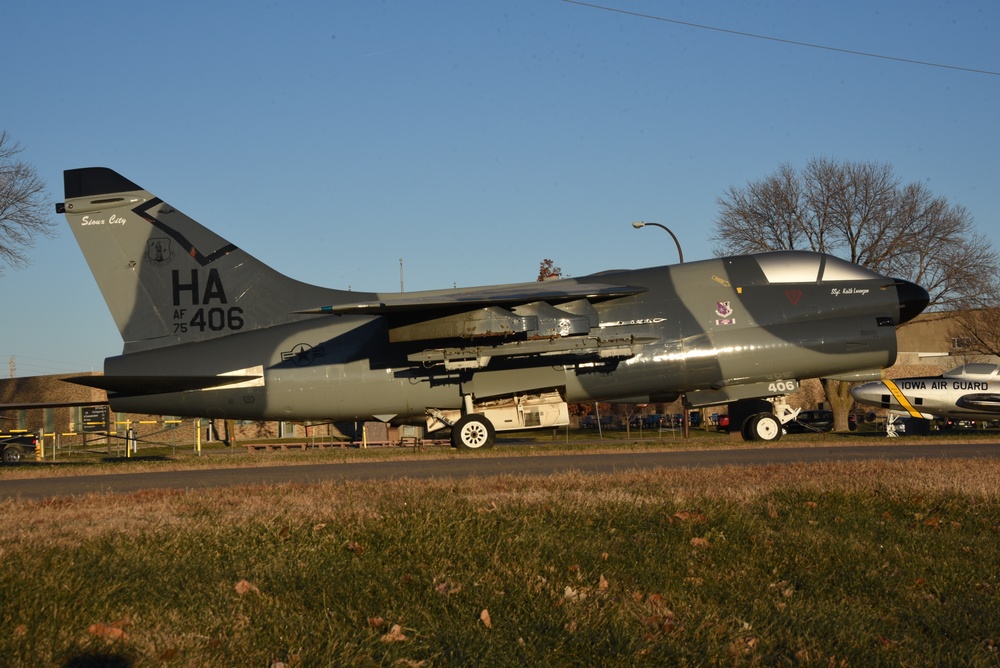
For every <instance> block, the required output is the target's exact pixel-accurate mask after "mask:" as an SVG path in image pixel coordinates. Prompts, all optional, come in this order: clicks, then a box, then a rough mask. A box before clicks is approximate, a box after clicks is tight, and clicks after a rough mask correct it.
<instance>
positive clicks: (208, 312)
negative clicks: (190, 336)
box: [174, 306, 244, 334]
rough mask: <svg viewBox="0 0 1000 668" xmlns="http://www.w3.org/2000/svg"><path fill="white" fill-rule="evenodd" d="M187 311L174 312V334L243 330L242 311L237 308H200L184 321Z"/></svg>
mask: <svg viewBox="0 0 1000 668" xmlns="http://www.w3.org/2000/svg"><path fill="white" fill-rule="evenodd" d="M186 316H187V309H177V310H175V311H174V334H184V333H187V332H192V331H195V330H197V331H199V332H204V331H205V330H206V329H208V330H209V331H212V332H221V331H224V330H233V331H236V330H239V329H243V325H244V322H243V309H242V308H241V307H239V306H231V307H229V308H222V307H219V306H216V307H215V308H200V309H198V310H196V311H195V312H194V315H192V316H191V318H190V320H188V319H186Z"/></svg>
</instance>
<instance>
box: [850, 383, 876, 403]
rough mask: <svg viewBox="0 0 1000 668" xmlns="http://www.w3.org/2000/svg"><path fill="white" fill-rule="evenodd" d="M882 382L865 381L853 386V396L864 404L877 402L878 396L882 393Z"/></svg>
mask: <svg viewBox="0 0 1000 668" xmlns="http://www.w3.org/2000/svg"><path fill="white" fill-rule="evenodd" d="M881 388H882V383H864V384H862V385H857V386H855V387H853V388H851V396H852V397H854V400H855V401H857V402H858V403H862V404H870V403H872V402H873V401H874V402H876V403H877V397H878V396H879V395H881V394H882V389H881Z"/></svg>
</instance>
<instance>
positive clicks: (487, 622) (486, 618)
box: [479, 608, 493, 629]
mask: <svg viewBox="0 0 1000 668" xmlns="http://www.w3.org/2000/svg"><path fill="white" fill-rule="evenodd" d="M479 621H481V622H482V623H483V626H485V627H486V628H488V629H492V628H493V620H492V619H490V611H489V610H487V609H486V608H483V611H482V612H480V613H479Z"/></svg>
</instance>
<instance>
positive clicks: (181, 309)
mask: <svg viewBox="0 0 1000 668" xmlns="http://www.w3.org/2000/svg"><path fill="white" fill-rule="evenodd" d="M171 278H172V283H173V285H172V288H173V301H174V317H173V322H174V334H185V333H187V332H193V331H198V332H204V331H205V330H206V329H207V330H208V331H210V332H222V331H226V330H230V331H236V330H240V329H243V325H244V324H245V321H244V320H243V309H242V308H241V307H239V306H227V304H228V303H229V300H228V299H226V290H225V288H223V287H222V278H221V277H220V276H219V271H218V270H217V269H209V270H208V276H207V280H205V282H204V284H203V283H202V282H201V276H200V275H199V272H198V270H197V269H192V270H191V275H190V279H189V280H188V277H187V276H185V277H184V278H185V280H186V281H187V282H184V283H182V282H181V275H180V272H179V271H178V270H176V269H174V270H173V272H172V276H171ZM203 286H204V289H202V287H203Z"/></svg>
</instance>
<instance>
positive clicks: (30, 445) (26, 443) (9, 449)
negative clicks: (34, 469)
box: [0, 434, 38, 464]
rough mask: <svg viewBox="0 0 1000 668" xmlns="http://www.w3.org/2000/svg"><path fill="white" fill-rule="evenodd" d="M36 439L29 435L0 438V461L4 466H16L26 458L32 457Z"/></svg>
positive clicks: (36, 444)
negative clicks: (0, 460)
mask: <svg viewBox="0 0 1000 668" xmlns="http://www.w3.org/2000/svg"><path fill="white" fill-rule="evenodd" d="M37 448H38V439H37V438H36V437H35V436H32V435H31V434H24V435H20V434H19V435H17V436H4V437H0V453H2V454H0V459H3V462H4V463H5V464H16V463H17V462H19V461H21V460H22V459H23V458H24V457H26V456H31V457H34V455H35V450H36V449H37Z"/></svg>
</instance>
